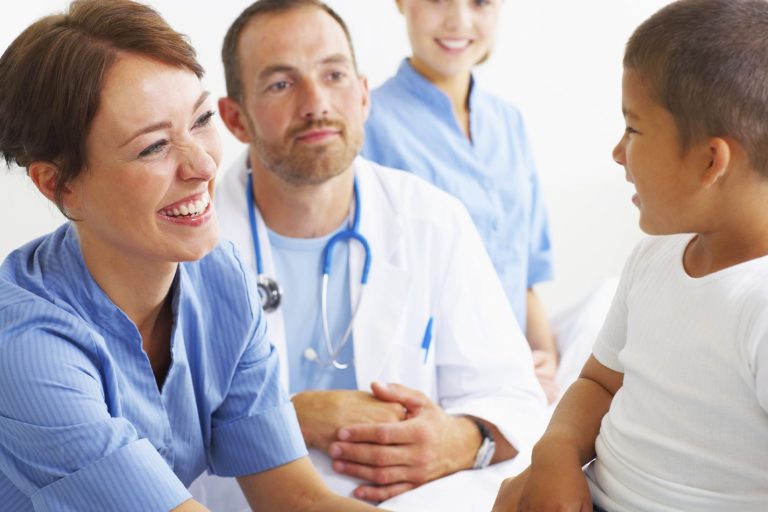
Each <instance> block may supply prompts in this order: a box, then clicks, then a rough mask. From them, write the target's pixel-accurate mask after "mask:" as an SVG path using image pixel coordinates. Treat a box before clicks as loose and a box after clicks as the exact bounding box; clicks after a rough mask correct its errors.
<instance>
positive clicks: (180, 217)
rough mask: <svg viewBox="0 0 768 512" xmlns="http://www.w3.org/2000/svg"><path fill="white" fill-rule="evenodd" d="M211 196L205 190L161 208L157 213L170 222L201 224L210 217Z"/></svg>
mask: <svg viewBox="0 0 768 512" xmlns="http://www.w3.org/2000/svg"><path fill="white" fill-rule="evenodd" d="M210 212H211V196H210V194H209V193H208V191H207V190H206V191H205V192H202V193H200V194H195V195H193V196H191V197H187V198H185V199H182V200H181V201H178V202H176V203H173V204H170V205H168V206H165V207H163V208H161V209H160V210H159V211H158V212H157V213H158V214H159V215H160V216H161V217H163V218H165V219H167V220H170V221H172V222H175V223H181V224H190V223H191V224H195V225H197V224H201V223H202V222H205V221H206V220H207V219H208V218H209V217H210Z"/></svg>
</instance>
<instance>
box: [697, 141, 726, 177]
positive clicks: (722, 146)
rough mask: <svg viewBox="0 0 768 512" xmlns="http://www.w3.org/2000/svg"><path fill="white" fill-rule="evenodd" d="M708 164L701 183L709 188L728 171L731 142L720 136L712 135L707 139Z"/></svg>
mask: <svg viewBox="0 0 768 512" xmlns="http://www.w3.org/2000/svg"><path fill="white" fill-rule="evenodd" d="M708 150H709V158H710V160H709V165H708V166H707V168H706V170H705V171H704V174H703V175H702V179H701V183H702V185H704V186H705V187H707V188H709V187H711V186H712V185H714V184H716V183H717V182H718V181H719V180H720V179H722V178H723V177H725V175H726V174H727V173H728V168H729V165H730V164H731V156H732V154H731V153H732V150H731V144H730V143H729V142H728V141H727V140H726V139H724V138H722V137H712V138H710V139H709V141H708Z"/></svg>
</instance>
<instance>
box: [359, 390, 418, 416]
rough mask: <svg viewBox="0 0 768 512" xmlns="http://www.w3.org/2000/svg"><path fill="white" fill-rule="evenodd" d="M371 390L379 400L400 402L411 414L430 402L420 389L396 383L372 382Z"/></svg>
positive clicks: (416, 412)
mask: <svg viewBox="0 0 768 512" xmlns="http://www.w3.org/2000/svg"><path fill="white" fill-rule="evenodd" d="M371 392H372V393H373V396H375V397H376V398H378V399H379V400H383V401H385V402H395V403H399V404H402V406H403V407H405V408H406V409H407V410H408V411H409V412H410V414H411V416H413V415H416V414H418V413H419V411H421V409H422V408H423V407H425V406H427V405H428V404H430V402H431V401H430V400H429V398H428V397H427V395H425V394H424V393H422V392H421V391H418V390H416V389H413V388H409V387H406V386H403V385H401V384H396V383H389V384H384V383H382V382H372V383H371Z"/></svg>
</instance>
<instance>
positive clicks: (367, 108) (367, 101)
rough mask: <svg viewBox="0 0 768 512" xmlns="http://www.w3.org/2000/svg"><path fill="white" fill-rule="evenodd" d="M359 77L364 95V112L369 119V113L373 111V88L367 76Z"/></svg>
mask: <svg viewBox="0 0 768 512" xmlns="http://www.w3.org/2000/svg"><path fill="white" fill-rule="evenodd" d="M358 79H359V80H360V90H361V92H362V96H363V112H364V114H365V119H368V114H370V112H371V89H370V87H369V86H368V77H367V76H365V75H360V76H359V77H358Z"/></svg>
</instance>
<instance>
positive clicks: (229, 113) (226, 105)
mask: <svg viewBox="0 0 768 512" xmlns="http://www.w3.org/2000/svg"><path fill="white" fill-rule="evenodd" d="M219 115H220V116H221V120H222V121H224V125H225V126H226V127H227V129H228V130H229V131H230V132H231V133H232V135H234V136H235V137H237V140H239V141H240V142H244V143H245V144H250V143H251V132H250V129H249V126H248V119H247V118H246V117H245V112H243V109H242V107H241V106H240V104H239V103H238V102H237V101H235V100H234V99H232V98H230V97H229V96H225V97H223V98H219Z"/></svg>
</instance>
